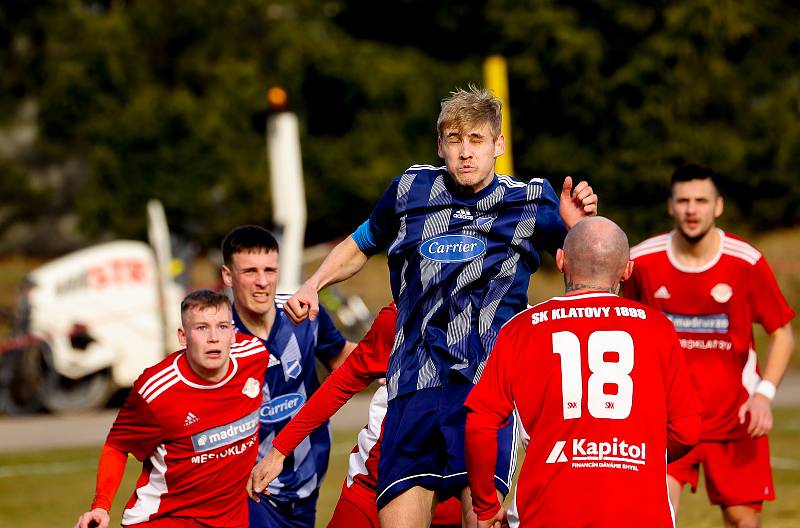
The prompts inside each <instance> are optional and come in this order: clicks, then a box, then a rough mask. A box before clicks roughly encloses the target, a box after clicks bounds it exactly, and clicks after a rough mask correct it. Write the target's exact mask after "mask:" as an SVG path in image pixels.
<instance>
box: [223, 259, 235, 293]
mask: <svg viewBox="0 0 800 528" xmlns="http://www.w3.org/2000/svg"><path fill="white" fill-rule="evenodd" d="M222 282H223V283H224V284H225V286H227V287H228V288H233V276H232V274H231V269H230V268H229V267H228V266H226V265H224V264H223V265H222Z"/></svg>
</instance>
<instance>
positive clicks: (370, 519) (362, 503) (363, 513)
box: [328, 480, 379, 528]
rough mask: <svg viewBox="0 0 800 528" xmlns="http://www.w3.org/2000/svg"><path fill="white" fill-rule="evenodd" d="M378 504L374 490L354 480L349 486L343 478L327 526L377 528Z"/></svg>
mask: <svg viewBox="0 0 800 528" xmlns="http://www.w3.org/2000/svg"><path fill="white" fill-rule="evenodd" d="M378 526H379V524H378V506H377V504H376V503H375V490H374V489H370V488H368V487H367V486H365V485H364V484H362V483H361V482H360V481H358V480H355V481H354V482H353V484H352V486H350V487H349V488H348V487H347V481H346V480H345V483H344V485H343V486H342V494H341V495H339V502H337V503H336V508H335V509H334V510H333V517H331V520H330V522H328V528H378Z"/></svg>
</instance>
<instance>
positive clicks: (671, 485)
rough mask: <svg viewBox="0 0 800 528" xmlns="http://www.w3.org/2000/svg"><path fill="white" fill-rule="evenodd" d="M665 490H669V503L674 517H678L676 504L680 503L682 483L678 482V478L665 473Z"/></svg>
mask: <svg viewBox="0 0 800 528" xmlns="http://www.w3.org/2000/svg"><path fill="white" fill-rule="evenodd" d="M667 490H668V491H669V503H670V504H672V510H673V511H674V512H675V517H676V518H677V517H678V506H679V505H680V503H681V491H683V484H681V483H680V482H678V479H676V478H675V477H673V476H672V475H667Z"/></svg>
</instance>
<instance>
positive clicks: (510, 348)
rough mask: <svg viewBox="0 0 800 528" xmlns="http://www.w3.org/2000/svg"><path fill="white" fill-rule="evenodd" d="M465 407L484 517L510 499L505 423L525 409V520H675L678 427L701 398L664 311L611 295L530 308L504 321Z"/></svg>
mask: <svg viewBox="0 0 800 528" xmlns="http://www.w3.org/2000/svg"><path fill="white" fill-rule="evenodd" d="M465 405H466V406H467V407H468V408H469V410H470V411H471V412H469V414H468V418H467V440H466V452H467V464H468V466H467V467H468V472H469V478H470V487H471V489H472V496H473V505H474V507H475V510H476V511H477V512H478V515H479V518H482V519H485V518H487V517H488V516H489V515H491V514H493V513H494V512H495V511H497V509H498V508H499V503H498V502H497V497H496V495H495V490H494V482H493V477H492V470H493V469H494V464H495V457H496V452H495V451H496V448H495V447H494V446H495V445H496V431H497V429H498V428H499V427H501V426H502V425H503V424H504V423H505V422H506V420H508V419H509V418H510V417H511V415H512V412H513V411H514V409H515V408H516V409H517V411H518V414H519V417H520V420H521V422H522V425H523V427H524V428H525V430H526V431H527V432H528V433H529V434H530V438H531V441H530V444H529V445H528V449H527V452H526V454H525V460H524V462H523V465H522V470H521V473H520V476H519V481H518V483H517V500H516V503H517V506H518V509H519V515H520V520H521V525H523V526H524V525H526V524H528V523H530V524H532V525H536V526H558V527H566V526H615V527H625V526H631V527H633V526H635V527H640V526H652V527H656V526H664V527H667V526H670V527H671V526H672V525H673V523H672V515H671V509H670V506H669V500H668V497H667V486H666V471H667V462H666V450H667V430H668V426H671V425H672V423H673V422H674V421H678V420H680V419H683V418H686V417H689V416H692V415H698V414H699V412H700V408H699V405H698V403H697V400H696V399H695V397H694V393H693V391H692V386H691V381H690V379H689V376H688V373H687V371H686V367H685V364H684V361H683V357H682V353H681V350H680V345H679V344H678V340H677V336H676V335H675V331H674V330H673V328H672V325H671V324H670V322H669V321H668V320H667V319H666V318H665V317H664V316H663V315H661V314H660V313H659V312H658V311H656V310H653V309H651V308H647V307H645V306H643V305H640V304H638V303H635V302H632V301H629V300H625V299H620V298H619V297H617V296H616V295H611V294H608V293H586V294H581V295H573V296H566V297H556V298H553V299H550V300H549V301H546V302H544V303H542V304H539V305H536V306H534V307H532V308H529V309H528V310H525V311H524V312H521V313H520V314H518V315H517V316H515V317H514V318H513V319H511V320H510V321H509V322H508V323H507V324H506V325H505V326H504V327H503V328H502V329H501V331H500V334H499V335H498V338H497V342H496V344H495V348H494V351H493V352H492V355H491V356H490V359H489V361H488V362H487V364H486V368H485V370H484V372H483V375H482V376H481V379H480V381H479V382H478V383H477V385H476V386H475V388H474V389H473V390H472V392H471V393H470V395H469V397H468V398H467V401H466V403H465ZM694 423H695V429H698V428H699V419H697V420H694ZM694 433H695V436H696V433H697V431H694ZM687 434H689V436H691V434H690V433H687Z"/></svg>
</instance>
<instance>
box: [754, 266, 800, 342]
mask: <svg viewBox="0 0 800 528" xmlns="http://www.w3.org/2000/svg"><path fill="white" fill-rule="evenodd" d="M750 277H751V280H750V283H751V284H752V285H753V287H752V288H750V292H749V297H748V300H749V301H750V306H751V307H752V310H753V318H754V319H755V321H756V322H757V323H760V324H761V325H762V326H763V327H764V330H766V331H767V333H768V334H771V333H773V332H774V331H775V330H777V329H778V328H780V327H782V326H784V325H785V324H786V323H788V322H789V321H791V320H792V319H794V316H795V313H794V310H792V308H791V307H790V306H789V304H788V303H787V302H786V298H785V297H784V296H783V293H781V290H780V287H779V286H778V282H777V281H776V280H775V274H774V273H772V268H770V267H769V264H768V263H767V260H766V259H765V258H764V257H763V256H762V257H761V258H760V259H758V261H757V262H756V264H755V266H753V268H752V270H751V275H750Z"/></svg>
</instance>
